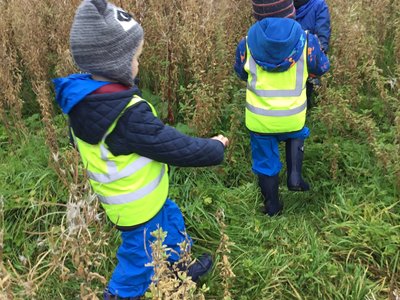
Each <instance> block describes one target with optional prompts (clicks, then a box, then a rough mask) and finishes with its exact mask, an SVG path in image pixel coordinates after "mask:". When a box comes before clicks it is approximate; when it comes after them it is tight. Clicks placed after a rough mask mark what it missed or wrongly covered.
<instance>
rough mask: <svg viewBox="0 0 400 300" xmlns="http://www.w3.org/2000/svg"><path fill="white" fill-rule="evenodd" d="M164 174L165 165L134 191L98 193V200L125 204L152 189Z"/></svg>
mask: <svg viewBox="0 0 400 300" xmlns="http://www.w3.org/2000/svg"><path fill="white" fill-rule="evenodd" d="M164 174H165V165H163V166H162V169H161V172H160V175H158V177H157V178H156V179H154V180H153V181H152V182H150V183H149V184H148V185H146V186H144V187H142V188H141V189H138V190H136V191H134V192H133V193H129V194H124V195H117V196H102V195H98V197H99V199H100V201H101V202H102V203H104V204H110V205H111V204H125V203H129V202H132V201H136V200H139V199H141V198H143V197H145V196H146V195H148V194H150V193H151V192H152V191H154V190H155V189H156V188H157V187H158V185H159V184H160V182H161V180H162V178H163V177H164Z"/></svg>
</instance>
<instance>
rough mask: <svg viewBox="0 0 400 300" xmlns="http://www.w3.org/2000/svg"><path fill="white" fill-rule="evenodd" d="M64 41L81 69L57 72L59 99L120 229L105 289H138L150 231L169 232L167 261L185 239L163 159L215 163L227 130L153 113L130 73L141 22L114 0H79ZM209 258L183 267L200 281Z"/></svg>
mask: <svg viewBox="0 0 400 300" xmlns="http://www.w3.org/2000/svg"><path fill="white" fill-rule="evenodd" d="M70 43H71V52H72V56H73V59H74V61H75V62H76V64H77V66H78V67H79V68H80V69H81V70H82V71H84V72H87V73H88V74H72V75H69V76H68V77H65V78H57V79H54V80H53V82H54V84H55V90H56V100H57V102H58V104H59V105H60V107H61V109H62V111H63V112H64V113H66V114H68V117H69V122H70V127H71V132H72V136H73V140H74V144H75V145H76V146H77V148H78V150H79V153H80V156H81V158H82V161H83V164H84V166H85V169H86V171H87V175H88V177H89V181H90V184H91V186H92V188H93V191H94V192H95V193H96V194H97V195H98V198H99V200H100V203H101V205H102V207H103V208H104V210H105V212H106V215H107V216H108V218H109V219H110V221H111V222H112V223H113V224H114V225H115V227H116V228H117V229H118V230H120V231H121V239H122V243H121V245H120V247H119V249H118V252H117V259H118V264H117V265H116V267H115V270H114V272H113V274H112V276H111V279H110V281H109V283H108V286H107V288H106V290H105V291H104V299H108V300H111V299H130V300H134V299H140V298H141V297H142V296H143V295H144V294H145V292H146V290H147V289H148V288H149V285H150V283H151V277H152V275H153V269H152V268H151V267H148V266H147V265H148V264H149V263H150V262H151V246H150V243H151V241H153V240H154V238H153V237H152V236H151V233H152V232H154V231H156V230H157V229H158V228H162V229H163V230H164V231H165V232H167V236H166V238H165V240H164V244H165V245H166V247H167V248H168V249H171V252H170V253H169V256H168V261H169V262H170V263H176V262H177V261H178V260H179V253H180V251H181V250H180V247H179V244H180V243H182V242H184V241H186V240H189V241H190V237H188V236H187V235H186V234H185V232H186V228H185V223H184V220H183V216H182V213H181V211H180V209H179V207H178V206H177V205H176V204H175V202H173V201H172V200H171V199H169V198H168V186H169V177H168V168H169V167H168V166H169V165H171V166H179V167H204V166H212V165H217V164H220V163H221V162H222V161H223V158H224V150H225V147H226V146H227V145H228V140H227V138H225V137H224V136H222V135H218V136H215V137H213V138H195V137H190V136H187V135H184V134H182V133H180V132H179V131H177V130H176V129H174V128H173V127H170V126H167V125H164V124H163V123H162V122H161V120H160V119H158V118H157V115H156V111H155V109H154V107H153V106H152V105H151V103H149V102H147V101H146V100H145V99H143V98H141V92H140V90H139V89H138V87H137V86H136V85H135V80H134V79H135V77H136V75H137V73H138V70H139V63H138V59H139V56H140V54H141V51H142V46H143V29H142V27H141V26H140V25H139V24H138V23H137V22H136V21H135V20H134V18H133V17H132V16H131V15H130V14H128V13H127V12H125V11H124V10H122V9H121V8H118V7H116V6H115V5H113V4H110V3H108V2H107V1H106V0H84V1H83V2H82V3H81V5H80V6H79V8H78V10H77V12H76V15H75V20H74V22H73V25H72V28H71V35H70ZM149 254H150V256H149ZM178 266H179V265H178ZM211 266H212V257H211V255H209V254H203V255H202V256H200V257H199V258H198V259H197V260H196V261H195V262H193V263H192V264H190V266H189V267H185V266H181V268H184V269H185V270H186V271H187V273H188V276H191V277H192V280H193V281H197V280H198V279H199V277H200V276H202V275H204V274H205V273H206V272H207V271H208V270H209V269H210V268H211Z"/></svg>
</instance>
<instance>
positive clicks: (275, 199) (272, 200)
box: [258, 175, 283, 217]
mask: <svg viewBox="0 0 400 300" xmlns="http://www.w3.org/2000/svg"><path fill="white" fill-rule="evenodd" d="M258 185H259V186H260V188H261V194H262V195H263V197H264V203H265V211H264V212H265V213H266V214H268V215H269V216H271V217H272V216H275V215H277V214H279V213H280V212H281V211H282V209H283V205H282V203H281V202H280V201H279V175H275V176H266V175H258Z"/></svg>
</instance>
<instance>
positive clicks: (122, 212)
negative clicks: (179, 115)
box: [74, 96, 169, 226]
mask: <svg viewBox="0 0 400 300" xmlns="http://www.w3.org/2000/svg"><path fill="white" fill-rule="evenodd" d="M142 101H144V102H145V100H143V99H141V98H140V97H138V96H135V97H134V98H133V99H132V100H131V101H130V102H129V104H128V105H127V106H126V107H125V109H124V110H123V111H122V112H121V113H120V115H119V116H118V118H117V119H116V120H114V122H113V123H112V125H111V126H110V128H109V129H108V130H107V132H106V134H105V135H104V137H103V138H102V140H101V142H100V143H99V144H97V145H90V144H88V143H86V142H84V141H82V140H80V139H79V138H77V137H74V138H75V141H76V144H77V146H78V148H79V152H80V155H81V157H82V160H83V162H84V164H85V166H86V169H87V174H88V177H89V179H90V183H91V185H92V187H93V190H94V192H95V193H96V194H97V196H98V198H99V200H100V202H101V204H102V206H103V208H104V209H105V211H106V214H107V216H108V217H109V218H110V220H111V221H112V222H113V223H114V224H117V225H120V226H133V225H136V224H141V223H144V222H146V221H148V220H149V219H151V218H152V217H153V216H154V215H155V214H156V213H157V212H158V211H159V210H160V209H161V207H162V206H163V205H164V203H165V200H166V199H167V196H168V185H169V181H168V173H167V172H166V170H167V166H166V165H165V164H163V163H160V162H157V161H154V160H152V159H150V158H147V157H144V156H140V155H138V154H136V153H132V154H128V155H119V156H114V155H113V154H112V153H111V152H110V151H109V150H108V149H107V146H106V143H105V140H106V138H107V137H108V135H109V134H110V133H111V132H112V131H113V130H114V128H115V126H116V125H117V122H118V120H119V118H120V117H121V116H122V115H123V113H124V112H125V111H126V110H127V109H128V108H129V107H131V106H133V105H135V104H137V103H139V102H142ZM148 104H149V105H150V107H151V109H152V111H153V113H154V115H156V113H155V110H154V107H153V106H152V105H151V104H150V103H148Z"/></svg>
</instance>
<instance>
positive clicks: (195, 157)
mask: <svg viewBox="0 0 400 300" xmlns="http://www.w3.org/2000/svg"><path fill="white" fill-rule="evenodd" d="M106 144H107V145H108V147H109V149H110V151H111V152H112V153H113V154H114V155H127V154H130V153H137V154H139V155H142V156H145V157H148V158H151V159H153V160H156V161H159V162H163V163H166V164H169V165H173V166H179V167H203V166H212V165H218V164H220V163H221V162H222V161H223V159H224V150H225V148H224V145H223V144H222V143H221V142H219V141H217V140H212V139H204V138H195V137H190V136H188V135H185V134H182V133H180V132H179V131H177V130H176V129H175V128H173V127H170V126H167V125H164V124H163V123H162V122H161V120H160V119H158V118H157V117H155V116H154V115H153V113H152V111H151V109H150V106H149V105H148V104H147V103H146V102H140V103H139V104H137V105H135V106H133V107H131V108H129V109H128V110H127V111H126V112H125V113H124V115H123V116H122V117H121V118H120V119H119V121H118V123H117V126H116V127H115V129H114V130H113V132H112V133H111V134H110V135H109V136H108V137H107V139H106Z"/></svg>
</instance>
